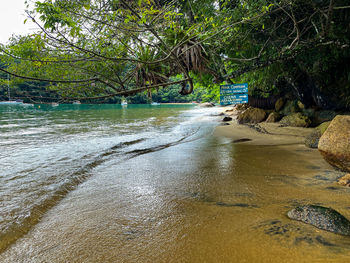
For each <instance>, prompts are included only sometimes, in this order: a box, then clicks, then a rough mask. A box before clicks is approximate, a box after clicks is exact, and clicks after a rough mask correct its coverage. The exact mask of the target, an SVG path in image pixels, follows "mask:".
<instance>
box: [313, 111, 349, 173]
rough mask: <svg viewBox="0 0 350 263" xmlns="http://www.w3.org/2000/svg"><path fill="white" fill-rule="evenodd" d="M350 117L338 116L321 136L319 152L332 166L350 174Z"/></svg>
mask: <svg viewBox="0 0 350 263" xmlns="http://www.w3.org/2000/svg"><path fill="white" fill-rule="evenodd" d="M349 135H350V116H349V115H337V116H336V117H335V118H334V119H333V121H332V122H331V123H330V124H329V126H328V128H327V130H326V131H325V132H324V134H323V135H322V136H321V138H320V141H319V143H318V150H319V151H320V153H321V154H322V156H323V157H324V159H325V160H326V161H327V162H328V163H330V164H331V165H333V166H335V167H337V168H339V169H341V170H343V171H347V172H350V136H349Z"/></svg>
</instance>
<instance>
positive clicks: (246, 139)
mask: <svg viewBox="0 0 350 263" xmlns="http://www.w3.org/2000/svg"><path fill="white" fill-rule="evenodd" d="M251 140H252V139H248V138H242V139H237V140H234V141H233V143H239V142H250V141H251Z"/></svg>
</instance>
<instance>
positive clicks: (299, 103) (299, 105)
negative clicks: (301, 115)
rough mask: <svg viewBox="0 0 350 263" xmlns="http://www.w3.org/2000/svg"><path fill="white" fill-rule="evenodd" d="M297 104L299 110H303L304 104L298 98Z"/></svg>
mask: <svg viewBox="0 0 350 263" xmlns="http://www.w3.org/2000/svg"><path fill="white" fill-rule="evenodd" d="M297 106H298V108H299V109H300V110H304V109H305V105H304V104H303V103H302V102H301V101H300V100H298V101H297Z"/></svg>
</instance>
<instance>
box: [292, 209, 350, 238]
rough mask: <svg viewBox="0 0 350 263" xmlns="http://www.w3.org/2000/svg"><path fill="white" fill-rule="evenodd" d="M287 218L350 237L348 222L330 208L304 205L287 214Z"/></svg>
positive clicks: (349, 222)
mask: <svg viewBox="0 0 350 263" xmlns="http://www.w3.org/2000/svg"><path fill="white" fill-rule="evenodd" d="M287 215H288V217H289V218H291V219H294V220H298V221H301V222H304V223H306V224H310V225H313V226H315V227H317V228H319V229H323V230H327V231H330V232H334V233H337V234H341V235H346V236H349V235H350V221H349V220H348V219H346V218H345V217H344V216H343V215H341V214H340V213H338V212H337V211H335V210H334V209H332V208H327V207H323V206H317V205H304V206H299V207H296V208H294V209H292V210H290V211H289V212H288V214H287Z"/></svg>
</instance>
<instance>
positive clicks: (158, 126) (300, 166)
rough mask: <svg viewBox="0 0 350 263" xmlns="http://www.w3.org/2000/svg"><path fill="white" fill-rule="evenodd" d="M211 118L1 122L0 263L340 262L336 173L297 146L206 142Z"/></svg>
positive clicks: (153, 111) (71, 112) (39, 114)
mask: <svg viewBox="0 0 350 263" xmlns="http://www.w3.org/2000/svg"><path fill="white" fill-rule="evenodd" d="M215 111H216V110H215V109H197V108H193V107H188V106H161V107H159V106H157V107H151V106H131V105H128V107H127V108H120V106H108V105H102V106H96V105H71V106H64V105H63V106H59V107H56V108H49V106H46V107H44V106H41V108H40V109H38V108H33V109H27V110H25V111H22V110H19V109H17V110H14V109H9V108H8V109H6V110H5V109H3V110H2V111H1V109H0V112H1V115H0V116H1V117H0V125H1V126H0V147H1V152H0V158H1V164H2V168H1V174H0V180H1V182H0V200H1V207H0V212H1V214H0V215H1V220H0V226H1V241H0V242H1V243H0V245H1V250H2V254H0V262H50V263H51V262H348V261H349V260H350V238H349V237H343V236H340V235H336V234H333V233H328V232H325V231H322V230H319V229H317V228H315V227H313V226H309V225H305V224H303V223H301V222H296V221H292V220H290V219H288V218H287V217H286V213H287V211H288V210H289V209H291V208H292V207H294V206H296V205H298V204H306V203H312V204H320V205H324V206H329V207H332V208H334V209H336V210H338V211H339V212H341V213H342V214H344V215H345V216H347V217H348V218H350V204H349V200H350V199H349V197H350V195H349V194H350V191H349V189H347V188H342V187H338V186H337V185H336V183H335V180H336V178H337V177H339V176H341V173H338V172H335V171H334V170H333V169H332V168H331V167H330V166H328V164H326V163H325V162H324V161H323V160H322V158H321V157H320V155H319V154H318V152H317V151H315V150H310V149H307V148H305V147H304V146H303V145H297V144H296V145H283V146H254V145H244V143H242V144H236V143H233V142H232V140H230V139H228V138H222V137H214V136H212V131H213V129H214V127H215V125H217V122H216V120H217V117H214V116H212V115H213V113H215Z"/></svg>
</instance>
